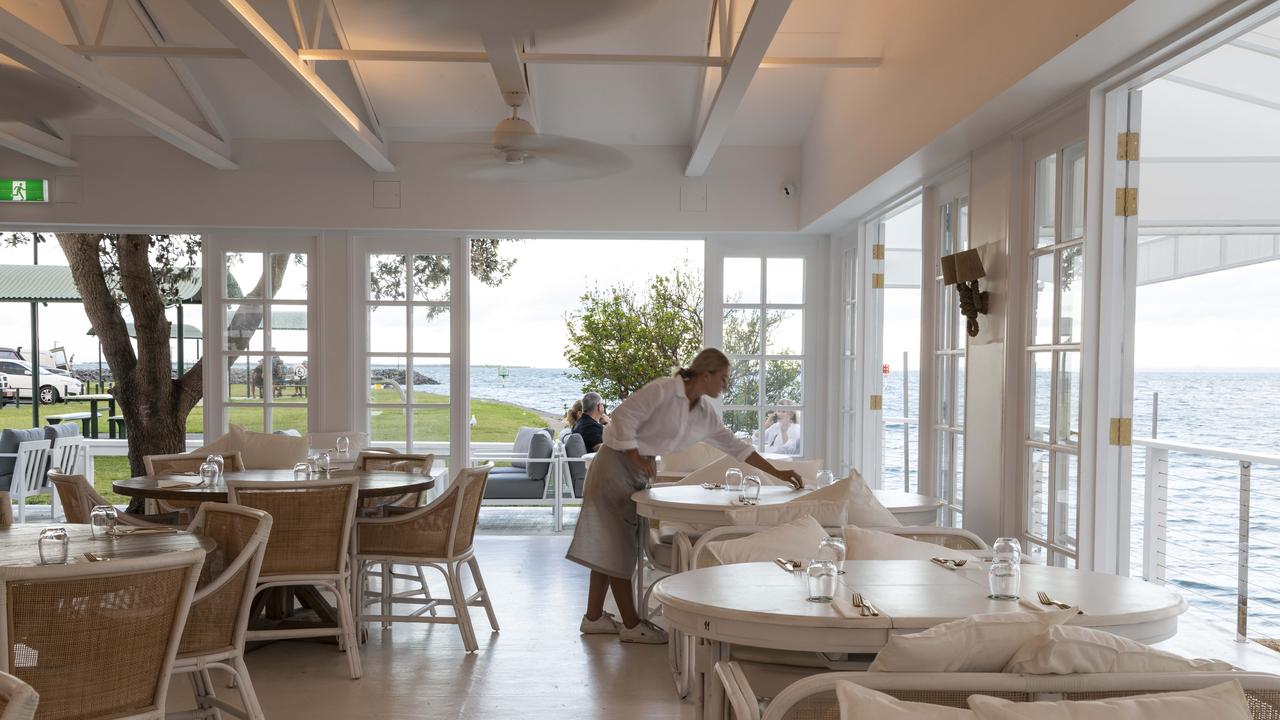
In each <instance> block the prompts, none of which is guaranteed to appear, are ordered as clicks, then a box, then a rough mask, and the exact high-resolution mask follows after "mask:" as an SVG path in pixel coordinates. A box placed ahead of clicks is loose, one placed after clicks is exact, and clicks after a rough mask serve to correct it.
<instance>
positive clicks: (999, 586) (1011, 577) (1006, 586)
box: [987, 560, 1022, 600]
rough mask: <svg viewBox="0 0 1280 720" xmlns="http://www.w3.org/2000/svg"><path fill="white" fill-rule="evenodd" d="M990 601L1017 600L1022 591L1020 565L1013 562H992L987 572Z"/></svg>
mask: <svg viewBox="0 0 1280 720" xmlns="http://www.w3.org/2000/svg"><path fill="white" fill-rule="evenodd" d="M987 585H988V587H990V589H991V594H990V595H988V596H987V597H989V598H991V599H992V600H1017V599H1018V597H1019V595H1018V593H1019V591H1020V590H1021V589H1022V588H1021V585H1022V565H1021V564H1020V563H1018V562H1016V561H1013V560H994V561H992V563H991V569H990V570H988V571H987Z"/></svg>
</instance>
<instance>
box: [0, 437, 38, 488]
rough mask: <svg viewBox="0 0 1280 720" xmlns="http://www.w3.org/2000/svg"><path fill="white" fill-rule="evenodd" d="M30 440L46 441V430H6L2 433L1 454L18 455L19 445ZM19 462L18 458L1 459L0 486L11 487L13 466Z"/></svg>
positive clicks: (0, 438) (0, 439) (0, 440)
mask: <svg viewBox="0 0 1280 720" xmlns="http://www.w3.org/2000/svg"><path fill="white" fill-rule="evenodd" d="M28 440H44V429H43V428H31V429H29V430H12V429H5V430H3V431H0V454H4V453H8V454H13V453H16V452H18V444H19V443H24V442H27V441H28ZM17 461H18V459H17V458H12V457H0V485H3V486H4V487H6V488H7V487H9V481H10V480H12V479H13V466H14V464H15V463H16V462H17Z"/></svg>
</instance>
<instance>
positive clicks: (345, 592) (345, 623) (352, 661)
mask: <svg viewBox="0 0 1280 720" xmlns="http://www.w3.org/2000/svg"><path fill="white" fill-rule="evenodd" d="M350 582H351V581H350V579H349V578H348V580H347V582H346V583H343V582H341V581H339V582H338V584H337V585H336V586H334V588H333V592H334V595H336V596H337V599H338V621H339V622H340V623H341V624H342V636H343V639H344V642H345V645H346V649H347V664H348V665H350V666H351V679H352V680H359V679H360V676H361V675H363V674H364V670H363V669H362V668H361V665H360V642H359V641H358V640H357V639H356V621H355V617H354V616H353V615H352V614H351V588H350V587H349V584H350ZM344 586H348V587H344Z"/></svg>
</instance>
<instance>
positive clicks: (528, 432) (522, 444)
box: [511, 427, 546, 468]
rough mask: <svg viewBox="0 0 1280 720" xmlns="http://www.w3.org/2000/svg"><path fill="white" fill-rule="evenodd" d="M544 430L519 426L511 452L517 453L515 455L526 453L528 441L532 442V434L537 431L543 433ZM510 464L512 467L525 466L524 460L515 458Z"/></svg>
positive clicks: (527, 452) (535, 433) (527, 451)
mask: <svg viewBox="0 0 1280 720" xmlns="http://www.w3.org/2000/svg"><path fill="white" fill-rule="evenodd" d="M545 432H546V430H542V429H539V428H531V427H522V428H520V429H519V430H517V431H516V441H515V443H514V444H513V445H512V447H511V454H512V455H517V456H519V455H528V454H529V443H531V442H533V436H534V435H537V434H539V433H545ZM511 465H512V467H518V468H523V467H524V466H525V462H524V461H523V460H516V461H514V462H512V463H511Z"/></svg>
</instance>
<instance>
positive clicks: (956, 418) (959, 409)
mask: <svg viewBox="0 0 1280 720" xmlns="http://www.w3.org/2000/svg"><path fill="white" fill-rule="evenodd" d="M955 357H956V411H955V413H954V414H953V415H952V416H951V425H952V426H953V427H958V428H960V429H964V394H965V384H964V365H965V356H964V355H956V356H955Z"/></svg>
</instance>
